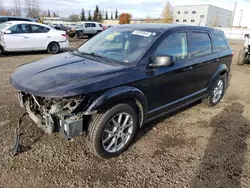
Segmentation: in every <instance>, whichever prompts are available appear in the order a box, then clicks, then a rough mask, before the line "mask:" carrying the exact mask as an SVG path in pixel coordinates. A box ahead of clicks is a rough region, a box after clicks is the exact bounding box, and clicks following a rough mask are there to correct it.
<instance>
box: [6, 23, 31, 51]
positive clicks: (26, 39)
mask: <svg viewBox="0 0 250 188" xmlns="http://www.w3.org/2000/svg"><path fill="white" fill-rule="evenodd" d="M8 30H10V31H11V33H9V34H4V42H5V45H6V51H26V50H30V49H32V48H33V45H32V41H31V40H32V39H31V36H30V34H31V27H30V25H29V24H17V25H14V26H12V27H11V28H9V29H8Z"/></svg>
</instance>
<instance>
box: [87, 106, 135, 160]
mask: <svg viewBox="0 0 250 188" xmlns="http://www.w3.org/2000/svg"><path fill="white" fill-rule="evenodd" d="M137 122H138V118H137V115H136V111H135V109H134V108H133V107H132V106H130V105H129V104H126V103H124V104H118V105H115V106H113V107H111V108H110V109H108V110H107V111H106V112H104V113H100V114H97V115H94V116H93V117H92V118H91V121H90V124H89V128H88V145H89V148H90V149H91V150H92V152H93V153H95V154H96V155H97V156H99V157H104V158H108V157H114V156H117V155H119V154H121V153H122V152H123V151H124V150H126V149H127V148H128V146H129V145H130V143H131V142H132V140H133V138H134V136H135V133H136V130H137Z"/></svg>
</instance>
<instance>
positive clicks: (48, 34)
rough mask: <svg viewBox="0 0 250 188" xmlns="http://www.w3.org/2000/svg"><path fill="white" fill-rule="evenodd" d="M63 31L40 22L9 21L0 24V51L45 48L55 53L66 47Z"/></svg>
mask: <svg viewBox="0 0 250 188" xmlns="http://www.w3.org/2000/svg"><path fill="white" fill-rule="evenodd" d="M68 46H69V41H68V36H67V35H66V32H65V31H58V30H55V29H53V28H51V27H48V26H46V25H44V24H40V23H32V22H27V21H11V22H5V23H2V24H0V53H5V52H24V51H42V50H47V51H48V53H50V54H56V53H58V52H59V51H60V49H64V48H68Z"/></svg>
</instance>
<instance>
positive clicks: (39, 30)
mask: <svg viewBox="0 0 250 188" xmlns="http://www.w3.org/2000/svg"><path fill="white" fill-rule="evenodd" d="M31 28H32V31H33V33H47V32H49V30H50V29H49V28H47V27H43V26H40V25H31Z"/></svg>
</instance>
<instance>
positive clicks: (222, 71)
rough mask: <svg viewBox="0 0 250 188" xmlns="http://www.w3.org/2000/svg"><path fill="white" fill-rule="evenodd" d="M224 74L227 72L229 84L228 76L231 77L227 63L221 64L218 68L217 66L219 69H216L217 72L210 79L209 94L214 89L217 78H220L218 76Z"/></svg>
mask: <svg viewBox="0 0 250 188" xmlns="http://www.w3.org/2000/svg"><path fill="white" fill-rule="evenodd" d="M224 74H226V79H227V80H226V81H227V83H226V85H227V84H228V77H229V70H228V68H227V65H225V64H221V65H220V66H219V67H218V68H217V70H216V72H215V73H214V74H213V76H212V78H211V79H210V81H209V83H208V87H207V88H208V92H207V95H209V94H210V93H211V92H212V90H213V85H214V84H215V82H216V80H217V79H218V77H219V76H220V75H224Z"/></svg>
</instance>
